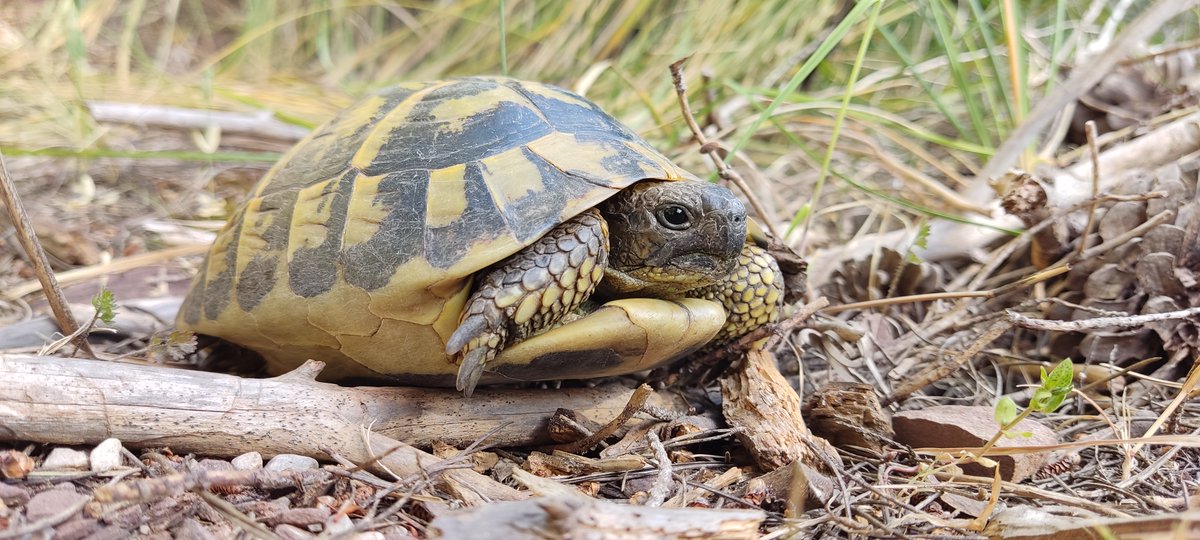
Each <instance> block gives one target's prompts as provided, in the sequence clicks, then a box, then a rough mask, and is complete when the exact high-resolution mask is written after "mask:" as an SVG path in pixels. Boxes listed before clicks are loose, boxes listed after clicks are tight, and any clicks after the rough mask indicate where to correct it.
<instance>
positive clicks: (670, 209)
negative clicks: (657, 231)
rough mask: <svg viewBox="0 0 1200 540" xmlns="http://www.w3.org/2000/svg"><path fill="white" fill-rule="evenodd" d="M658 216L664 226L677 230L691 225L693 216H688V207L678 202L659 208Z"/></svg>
mask: <svg viewBox="0 0 1200 540" xmlns="http://www.w3.org/2000/svg"><path fill="white" fill-rule="evenodd" d="M657 217H658V222H659V223H660V224H661V225H662V226H663V227H666V228H668V229H674V230H676V231H682V230H684V229H687V228H688V226H690V225H691V217H689V216H688V212H687V209H685V208H684V207H682V206H679V205H678V204H672V205H668V206H664V207H662V208H659V209H658V213H657Z"/></svg>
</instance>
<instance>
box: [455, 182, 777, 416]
mask: <svg viewBox="0 0 1200 540" xmlns="http://www.w3.org/2000/svg"><path fill="white" fill-rule="evenodd" d="M610 243H611V245H610ZM602 278H603V279H602ZM593 292H595V293H596V295H597V298H599V299H601V300H605V301H607V300H611V299H616V298H632V297H650V298H664V299H671V298H683V297H694V298H704V299H708V300H712V301H716V302H719V303H721V304H722V305H723V306H724V308H725V311H726V313H727V314H728V319H727V321H726V324H725V326H724V328H723V329H722V330H721V332H720V333H719V334H718V336H717V339H718V340H722V341H724V340H728V339H731V338H735V337H737V336H740V335H742V334H744V333H746V332H749V331H751V330H754V329H755V328H758V327H759V326H762V325H764V324H768V323H770V322H773V321H775V320H776V319H777V318H778V316H779V306H780V302H781V299H782V274H780V272H779V267H778V266H777V265H776V264H775V261H774V259H772V258H771V257H770V256H769V255H767V254H766V252H765V251H764V250H762V249H761V248H758V247H757V246H755V245H754V244H752V243H747V242H746V210H745V207H744V206H743V205H742V203H741V202H740V201H738V200H737V198H736V197H734V195H733V193H732V192H730V191H729V190H728V189H726V188H724V187H720V186H716V185H713V184H707V183H701V182H654V181H646V182H641V183H638V184H635V185H633V186H632V187H629V188H626V189H625V190H623V191H621V192H620V193H618V194H616V195H614V196H613V197H612V198H610V199H609V200H607V201H605V203H604V204H602V205H601V206H600V207H599V210H597V209H590V210H588V211H586V212H584V213H582V214H580V215H579V216H576V217H575V218H572V219H570V220H568V221H566V222H564V223H563V224H561V225H559V226H558V227H556V228H554V229H553V230H551V231H550V232H549V233H547V234H546V235H545V236H543V237H542V238H541V239H540V240H538V242H536V243H535V244H533V245H531V246H529V247H527V248H525V249H524V250H522V251H520V252H518V253H516V254H514V255H512V256H511V257H509V258H507V259H505V260H504V261H501V262H500V263H498V264H497V265H495V266H493V267H492V268H491V269H490V270H488V271H487V272H486V273H484V274H483V275H482V278H481V279H480V280H479V281H478V283H477V285H476V290H475V291H474V292H472V293H471V296H470V298H469V299H468V301H467V305H466V308H465V309H464V312H463V317H462V322H461V324H460V325H459V327H458V329H457V330H455V332H454V334H453V335H452V336H451V337H450V340H449V342H448V343H447V345H446V353H447V354H449V355H452V356H455V355H457V356H458V357H459V358H461V362H460V364H459V371H458V379H457V387H458V389H459V390H460V391H462V392H463V393H464V394H466V395H468V396H469V395H471V393H472V391H473V390H474V388H475V385H476V383H477V382H478V381H479V378H480V376H481V375H482V373H483V371H484V368H485V367H486V365H487V363H488V362H490V361H491V360H492V359H494V358H495V357H496V355H497V354H499V352H500V351H501V350H502V349H503V348H504V347H505V346H507V345H509V344H511V343H515V342H517V341H520V340H522V339H524V338H526V337H528V336H531V335H534V334H537V333H539V332H541V331H544V330H546V329H548V328H551V327H553V326H555V325H557V324H558V323H559V322H561V320H562V319H563V317H564V316H566V315H567V314H568V313H571V312H572V311H573V310H575V309H576V308H577V307H579V305H580V304H581V303H582V302H583V301H584V300H586V299H587V298H588V297H589V296H591V295H592V293H593Z"/></svg>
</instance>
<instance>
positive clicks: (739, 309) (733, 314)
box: [688, 242, 783, 344]
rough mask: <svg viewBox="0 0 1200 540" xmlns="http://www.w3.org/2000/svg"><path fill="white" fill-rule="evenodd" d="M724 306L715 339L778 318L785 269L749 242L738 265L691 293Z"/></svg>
mask: <svg viewBox="0 0 1200 540" xmlns="http://www.w3.org/2000/svg"><path fill="white" fill-rule="evenodd" d="M688 296H691V297H693V298H703V299H705V300H712V301H714V302H718V303H720V304H721V305H722V306H724V307H725V313H726V314H727V318H726V319H725V326H723V327H722V328H721V331H720V332H718V333H717V336H716V337H715V338H713V343H716V344H721V343H727V342H729V341H732V340H734V339H737V338H739V337H741V336H743V335H745V334H748V333H750V332H752V331H754V330H756V329H758V328H759V327H761V326H763V325H766V324H769V323H773V322H775V321H777V320H779V313H780V311H781V308H782V306H783V273H782V272H780V271H779V264H778V263H776V262H775V258H774V257H772V256H771V255H770V254H768V253H767V251H766V250H765V249H763V248H760V247H758V246H757V245H755V244H754V243H752V242H746V245H745V246H743V247H742V253H741V255H739V256H738V263H737V266H736V267H734V269H733V271H732V272H730V273H729V275H728V276H726V277H725V279H723V280H721V281H719V282H717V283H716V284H713V285H710V286H708V287H702V288H700V289H696V290H694V291H691V292H689V293H688Z"/></svg>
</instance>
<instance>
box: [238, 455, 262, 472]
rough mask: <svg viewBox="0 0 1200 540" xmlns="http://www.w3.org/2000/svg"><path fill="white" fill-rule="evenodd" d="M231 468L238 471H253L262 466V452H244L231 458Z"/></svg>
mask: <svg viewBox="0 0 1200 540" xmlns="http://www.w3.org/2000/svg"><path fill="white" fill-rule="evenodd" d="M232 463H233V468H235V469H237V470H239V471H254V470H258V469H261V468H263V458H262V454H260V453H258V452H246V453H245V454H242V455H240V456H238V457H235V458H233V460H232Z"/></svg>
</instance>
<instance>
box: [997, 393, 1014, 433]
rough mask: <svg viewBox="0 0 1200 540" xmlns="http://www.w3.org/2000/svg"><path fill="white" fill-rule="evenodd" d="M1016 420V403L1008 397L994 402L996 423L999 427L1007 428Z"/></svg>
mask: <svg viewBox="0 0 1200 540" xmlns="http://www.w3.org/2000/svg"><path fill="white" fill-rule="evenodd" d="M1016 419H1017V402H1015V401H1013V400H1012V398H1010V397H1008V396H1004V397H1002V398H1000V401H997V402H996V423H997V424H1000V425H1001V426H1007V425H1009V424H1010V423H1012V421H1013V420H1016Z"/></svg>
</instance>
